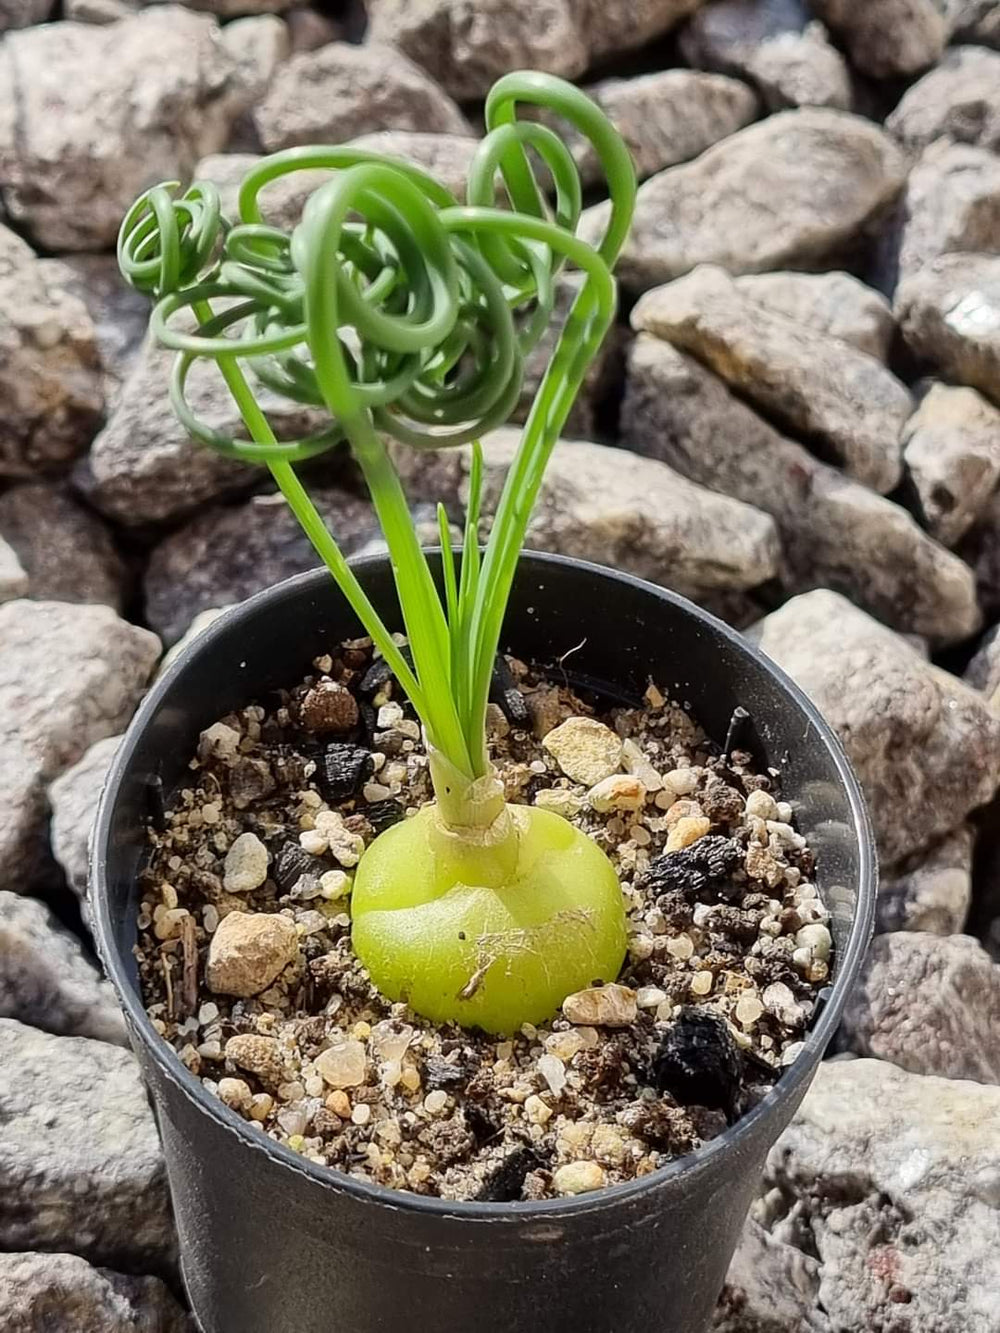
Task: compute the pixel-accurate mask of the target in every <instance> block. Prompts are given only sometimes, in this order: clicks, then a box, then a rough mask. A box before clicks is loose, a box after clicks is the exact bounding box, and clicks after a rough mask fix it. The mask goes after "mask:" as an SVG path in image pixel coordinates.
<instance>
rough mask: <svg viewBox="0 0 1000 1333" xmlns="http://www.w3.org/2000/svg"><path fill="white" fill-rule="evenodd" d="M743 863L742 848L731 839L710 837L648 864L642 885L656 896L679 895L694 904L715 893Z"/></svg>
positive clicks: (659, 857) (717, 835) (665, 854)
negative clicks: (662, 894)
mask: <svg viewBox="0 0 1000 1333" xmlns="http://www.w3.org/2000/svg"><path fill="white" fill-rule="evenodd" d="M742 864H743V848H742V847H741V846H740V844H739V843H738V842H737V841H736V840H735V839H734V838H723V837H721V836H720V835H719V834H710V835H708V836H707V837H704V838H699V839H698V841H697V842H693V843H691V845H690V846H689V847H682V848H681V849H680V850H679V851H676V852H664V853H663V855H662V856H657V857H656V858H655V859H654V860H652V861H650V863H649V867H648V868H647V870H646V874H645V876H644V880H643V882H644V885H648V886H649V887H651V888H652V889H653V891H654V892H655V893H681V894H683V895H684V897H685V898H687V899H688V900H689V901H693V900H694V899H696V898H698V897H700V896H701V895H702V894H703V893H705V892H706V890H710V889H713V888H714V889H715V890H716V892H717V893H718V890H719V888H720V885H721V883H722V881H724V880H725V879H726V877H727V876H729V875H731V874H733V872H734V871H735V870H738V869H739V867H740V866H741V865H742ZM720 896H724V897H728V896H730V895H728V894H722V895H720Z"/></svg>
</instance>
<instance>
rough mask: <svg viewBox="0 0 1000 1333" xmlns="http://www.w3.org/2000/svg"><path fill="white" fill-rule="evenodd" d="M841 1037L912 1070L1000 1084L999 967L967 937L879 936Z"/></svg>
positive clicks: (859, 1050) (854, 1048) (856, 1048)
mask: <svg viewBox="0 0 1000 1333" xmlns="http://www.w3.org/2000/svg"><path fill="white" fill-rule="evenodd" d="M844 1038H845V1040H846V1042H847V1045H848V1047H849V1049H850V1050H852V1051H856V1052H857V1053H858V1055H871V1056H874V1057H876V1058H877V1059H879V1060H891V1061H892V1063H893V1064H894V1065H899V1067H900V1069H905V1070H907V1071H908V1072H909V1073H911V1074H936V1075H938V1076H940V1077H941V1078H969V1079H973V1080H974V1081H975V1082H977V1083H1000V967H997V965H996V964H995V963H994V962H993V960H992V958H990V956H989V954H988V953H987V952H986V950H985V949H984V948H983V946H982V945H981V944H980V943H979V941H978V940H974V939H972V937H971V936H969V935H931V934H924V933H923V932H920V931H897V932H896V933H894V934H891V935H879V936H878V937H877V938H876V939H875V940H873V941H872V945H871V948H870V949H869V951H868V956H867V958H866V959H865V966H864V971H863V972H862V974H861V977H860V978H859V980H858V983H857V985H856V986H855V987H854V989H853V990H852V992H851V995H850V998H849V1000H848V1002H847V1008H846V1009H845V1010H844Z"/></svg>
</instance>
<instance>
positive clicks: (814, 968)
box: [805, 958, 830, 985]
mask: <svg viewBox="0 0 1000 1333" xmlns="http://www.w3.org/2000/svg"><path fill="white" fill-rule="evenodd" d="M805 975H806V981H811V982H812V983H813V985H816V984H818V983H819V982H821V981H825V980H826V979H827V977H828V976H829V975H830V966H829V964H828V963H824V962H823V960H822V959H821V958H814V959H813V961H812V962H811V963H810V964H809V966H808V967H807V968H806V973H805Z"/></svg>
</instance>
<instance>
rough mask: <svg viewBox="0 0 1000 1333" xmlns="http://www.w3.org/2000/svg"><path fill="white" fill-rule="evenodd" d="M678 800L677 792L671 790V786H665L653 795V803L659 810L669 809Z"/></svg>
mask: <svg viewBox="0 0 1000 1333" xmlns="http://www.w3.org/2000/svg"><path fill="white" fill-rule="evenodd" d="M676 800H677V793H676V792H673V791H671V790H670V789H669V787H664V788H663V789H662V791H658V792H657V793H656V795H655V796H654V797H653V804H654V805H655V806H656V808H657V810H669V809H670V808H671V806H672V805H673V804H674V802H675V801H676Z"/></svg>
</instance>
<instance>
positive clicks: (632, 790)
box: [587, 773, 646, 815]
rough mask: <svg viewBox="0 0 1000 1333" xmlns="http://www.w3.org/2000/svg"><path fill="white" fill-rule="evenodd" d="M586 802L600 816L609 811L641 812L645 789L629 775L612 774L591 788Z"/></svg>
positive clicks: (644, 801)
mask: <svg viewBox="0 0 1000 1333" xmlns="http://www.w3.org/2000/svg"><path fill="white" fill-rule="evenodd" d="M587 800H588V801H589V802H590V804H591V806H592V807H593V809H595V810H596V811H597V812H598V814H602V815H604V814H607V813H608V812H609V811H610V810H641V809H642V807H643V806H644V805H645V803H646V788H645V786H644V785H643V783H642V782H640V781H639V779H638V778H637V777H634V776H632V775H631V774H628V773H613V774H612V775H611V777H609V778H604V779H602V781H600V782H598V783H596V784H595V785H594V786H593V787H591V789H590V791H589V792H588V793H587Z"/></svg>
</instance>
